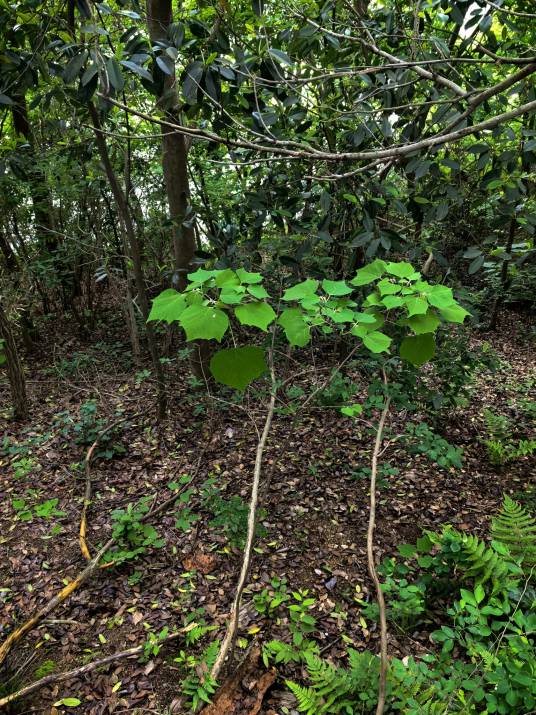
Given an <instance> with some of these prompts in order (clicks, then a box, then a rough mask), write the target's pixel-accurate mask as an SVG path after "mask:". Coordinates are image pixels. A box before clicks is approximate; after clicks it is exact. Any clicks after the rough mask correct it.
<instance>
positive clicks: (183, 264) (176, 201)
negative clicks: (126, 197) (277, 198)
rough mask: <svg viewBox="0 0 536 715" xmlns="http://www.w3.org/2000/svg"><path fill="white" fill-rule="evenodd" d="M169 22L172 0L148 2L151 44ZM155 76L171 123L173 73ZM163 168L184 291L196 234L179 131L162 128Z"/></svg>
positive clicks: (178, 273) (185, 155)
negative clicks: (189, 215)
mask: <svg viewBox="0 0 536 715" xmlns="http://www.w3.org/2000/svg"><path fill="white" fill-rule="evenodd" d="M171 21H172V0H147V26H148V29H149V36H150V38H151V41H152V42H153V44H154V43H155V42H158V41H165V40H166V38H167V32H168V28H169V26H170V24H171ZM154 71H155V76H157V77H158V76H159V79H160V82H161V89H160V104H161V106H162V109H165V111H166V114H167V118H168V119H169V120H170V121H173V119H174V118H176V116H177V114H178V112H179V106H178V98H177V91H176V77H175V72H173V73H172V74H171V75H168V74H164V73H163V72H162V71H161V70H159V69H158V67H155V70H154ZM162 169H163V174H164V183H165V185H166V193H167V198H168V205H169V215H170V218H171V222H172V225H173V229H172V231H173V260H174V269H175V283H176V285H177V287H178V289H179V290H184V288H185V287H186V285H187V283H188V280H187V278H186V274H187V273H188V271H189V269H190V265H191V263H192V260H193V257H194V252H195V233H194V230H193V227H192V226H185V225H184V221H185V219H186V217H187V212H188V207H189V203H190V187H189V185H188V147H187V145H186V140H185V137H184V136H183V135H182V134H179V133H178V132H170V130H169V127H165V128H162Z"/></svg>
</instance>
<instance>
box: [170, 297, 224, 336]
mask: <svg viewBox="0 0 536 715" xmlns="http://www.w3.org/2000/svg"><path fill="white" fill-rule="evenodd" d="M180 323H181V325H182V327H183V328H184V331H185V332H186V340H199V339H201V340H212V339H213V338H214V339H215V340H217V341H218V342H219V341H221V339H222V338H223V336H224V335H225V331H226V330H227V328H228V327H229V318H228V317H227V314H226V313H224V312H223V310H220V309H219V308H212V307H210V306H208V305H190V306H188V308H186V310H185V311H183V313H182V315H181V318H180Z"/></svg>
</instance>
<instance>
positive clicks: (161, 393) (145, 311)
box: [88, 102, 167, 419]
mask: <svg viewBox="0 0 536 715" xmlns="http://www.w3.org/2000/svg"><path fill="white" fill-rule="evenodd" d="M88 106H89V113H90V115H91V119H92V122H93V127H94V130H95V141H96V144H97V148H98V150H99V154H100V157H101V161H102V163H103V165H104V170H105V172H106V176H107V177H108V182H109V184H110V188H111V190H112V194H113V197H114V199H115V202H116V204H117V211H118V214H119V217H120V220H121V223H122V225H123V228H124V231H125V235H126V236H127V239H128V243H129V248H130V257H131V259H132V265H133V272H134V279H135V282H136V290H137V291H138V300H139V302H140V309H141V313H142V315H143V318H144V320H145V333H146V335H147V345H148V347H149V352H150V353H151V359H152V362H153V369H154V371H155V375H156V379H157V382H158V418H159V419H163V417H164V416H165V414H166V402H167V400H166V387H165V382H164V371H163V369H162V364H161V363H160V359H159V355H158V349H157V346H156V339H155V334H154V330H153V326H152V324H151V323H147V318H148V316H149V301H148V299H147V292H146V290H145V282H144V279H143V267H142V262H141V250H140V245H139V242H138V237H137V236H136V231H135V229H134V224H133V222H132V216H131V213H130V208H129V205H128V201H127V199H126V196H125V194H124V192H123V190H122V188H121V186H120V184H119V181H118V179H117V176H116V174H115V171H114V169H113V166H112V162H111V160H110V155H109V153H108V146H107V144H106V140H105V138H104V134H102V132H101V131H100V121H99V115H98V112H97V110H96V108H95V106H94V105H93V104H92V103H91V102H90V103H89V104H88Z"/></svg>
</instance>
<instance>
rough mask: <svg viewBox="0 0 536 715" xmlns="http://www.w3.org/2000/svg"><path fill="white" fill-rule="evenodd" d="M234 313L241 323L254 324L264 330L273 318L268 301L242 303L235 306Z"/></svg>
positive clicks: (273, 313) (272, 311) (273, 314)
mask: <svg viewBox="0 0 536 715" xmlns="http://www.w3.org/2000/svg"><path fill="white" fill-rule="evenodd" d="M235 315H236V317H237V318H238V320H239V321H240V322H241V323H242V325H254V326H255V327H256V328H260V329H261V330H264V331H266V330H267V329H268V326H269V325H270V323H272V322H273V321H274V320H275V312H274V310H273V308H272V306H271V305H268V303H244V305H239V306H238V308H235Z"/></svg>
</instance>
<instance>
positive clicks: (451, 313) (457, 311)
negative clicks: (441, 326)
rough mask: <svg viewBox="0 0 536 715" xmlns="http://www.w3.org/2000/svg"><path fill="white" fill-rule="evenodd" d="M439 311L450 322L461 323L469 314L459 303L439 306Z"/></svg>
mask: <svg viewBox="0 0 536 715" xmlns="http://www.w3.org/2000/svg"><path fill="white" fill-rule="evenodd" d="M439 312H440V313H441V315H442V316H443V317H444V318H445V320H448V321H449V322H450V323H463V321H464V320H465V318H466V317H467V316H468V315H471V313H469V312H468V311H467V310H465V308H462V307H461V305H458V304H455V305H448V306H447V307H446V308H439Z"/></svg>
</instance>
